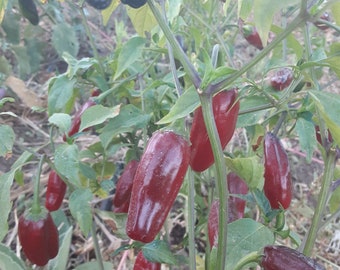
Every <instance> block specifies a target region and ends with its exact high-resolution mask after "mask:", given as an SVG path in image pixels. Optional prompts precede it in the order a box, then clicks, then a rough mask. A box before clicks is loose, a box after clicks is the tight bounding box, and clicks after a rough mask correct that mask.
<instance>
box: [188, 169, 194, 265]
mask: <svg viewBox="0 0 340 270" xmlns="http://www.w3.org/2000/svg"><path fill="white" fill-rule="evenodd" d="M188 180H189V184H188V238H189V269H190V270H195V269H196V249H195V221H196V217H195V177H194V175H193V172H192V170H191V169H189V170H188Z"/></svg>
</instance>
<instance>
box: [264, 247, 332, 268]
mask: <svg viewBox="0 0 340 270" xmlns="http://www.w3.org/2000/svg"><path fill="white" fill-rule="evenodd" d="M261 266H262V267H263V269H264V270H288V269H289V270H302V269H303V270H325V268H324V267H323V266H322V265H320V264H318V263H317V262H316V261H315V260H313V259H312V258H309V257H307V256H305V255H304V254H302V253H300V252H299V251H297V250H295V249H291V248H288V247H285V246H266V247H265V248H264V255H263V257H262V261H261Z"/></svg>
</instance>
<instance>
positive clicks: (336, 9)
mask: <svg viewBox="0 0 340 270" xmlns="http://www.w3.org/2000/svg"><path fill="white" fill-rule="evenodd" d="M331 9H332V14H333V19H334V21H335V22H336V24H337V25H339V26H340V2H334V3H333V4H332V6H331Z"/></svg>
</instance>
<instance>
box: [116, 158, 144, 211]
mask: <svg viewBox="0 0 340 270" xmlns="http://www.w3.org/2000/svg"><path fill="white" fill-rule="evenodd" d="M138 164H139V161H137V160H131V161H130V162H129V163H128V164H127V165H126V167H125V169H124V171H123V173H122V175H121V176H120V177H119V179H118V181H117V185H116V192H115V196H114V197H113V200H112V204H113V206H114V212H116V213H127V210H128V209H129V204H130V197H131V190H132V184H133V178H134V176H135V174H136V170H137V167H138Z"/></svg>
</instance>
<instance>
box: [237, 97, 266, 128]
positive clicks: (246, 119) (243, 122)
mask: <svg viewBox="0 0 340 270" xmlns="http://www.w3.org/2000/svg"><path fill="white" fill-rule="evenodd" d="M269 103H270V102H269V101H268V100H267V99H266V98H265V97H263V96H257V95H252V96H247V97H246V98H242V99H241V100H240V112H241V113H242V114H240V115H239V116H238V118H237V124H236V126H237V127H238V128H240V127H248V126H253V125H255V124H258V123H259V122H260V121H261V119H263V117H264V116H265V115H266V114H267V112H268V109H261V110H257V111H251V109H252V108H253V109H256V108H261V107H266V106H267V105H269ZM245 111H251V112H249V113H243V112H245Z"/></svg>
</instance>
